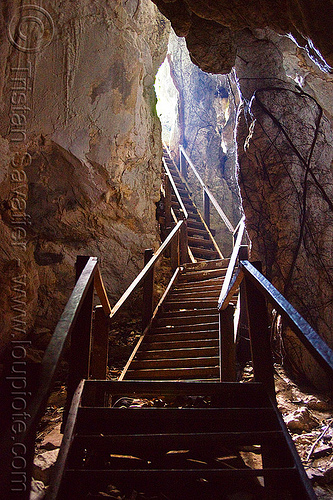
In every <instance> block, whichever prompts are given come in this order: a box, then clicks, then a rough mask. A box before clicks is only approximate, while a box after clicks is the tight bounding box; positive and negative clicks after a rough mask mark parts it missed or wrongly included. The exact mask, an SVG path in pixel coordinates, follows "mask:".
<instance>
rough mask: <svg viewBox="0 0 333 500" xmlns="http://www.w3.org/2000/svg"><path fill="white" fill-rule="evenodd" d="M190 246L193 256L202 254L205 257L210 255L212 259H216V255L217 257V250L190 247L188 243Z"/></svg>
mask: <svg viewBox="0 0 333 500" xmlns="http://www.w3.org/2000/svg"><path fill="white" fill-rule="evenodd" d="M190 247H191V250H192V253H193V255H194V257H200V256H203V257H205V258H207V257H211V258H212V259H216V257H218V255H219V254H218V252H216V251H214V250H209V249H207V248H197V247H192V245H190Z"/></svg>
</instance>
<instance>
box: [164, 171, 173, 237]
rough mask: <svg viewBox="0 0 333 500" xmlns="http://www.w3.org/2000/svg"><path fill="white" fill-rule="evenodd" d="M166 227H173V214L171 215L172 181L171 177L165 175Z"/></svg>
mask: <svg viewBox="0 0 333 500" xmlns="http://www.w3.org/2000/svg"><path fill="white" fill-rule="evenodd" d="M164 205H165V227H166V229H168V228H170V227H171V224H172V216H171V183H170V179H169V177H168V176H167V175H166V176H165V200H164Z"/></svg>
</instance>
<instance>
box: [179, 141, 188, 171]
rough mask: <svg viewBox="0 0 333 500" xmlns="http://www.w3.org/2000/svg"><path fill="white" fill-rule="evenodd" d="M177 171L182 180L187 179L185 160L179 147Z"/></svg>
mask: <svg viewBox="0 0 333 500" xmlns="http://www.w3.org/2000/svg"><path fill="white" fill-rule="evenodd" d="M179 167H180V168H179V170H180V173H181V174H182V176H183V177H184V179H186V178H187V168H186V160H185V158H184V156H183V153H182V150H181V147H179Z"/></svg>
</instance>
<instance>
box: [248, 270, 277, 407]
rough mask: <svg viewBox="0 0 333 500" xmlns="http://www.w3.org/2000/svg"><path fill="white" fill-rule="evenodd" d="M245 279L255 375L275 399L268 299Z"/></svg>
mask: <svg viewBox="0 0 333 500" xmlns="http://www.w3.org/2000/svg"><path fill="white" fill-rule="evenodd" d="M253 264H254V263H253ZM257 264H260V263H257ZM256 267H257V266H256ZM244 281H245V293H246V308H247V317H248V321H249V332H250V339H251V352H252V361H253V370H254V376H255V379H256V381H257V382H261V383H262V384H263V385H264V387H265V388H266V390H267V393H268V394H269V395H270V396H271V398H272V400H273V401H274V400H275V385H274V367H273V357H272V351H271V346H270V339H269V322H268V314H267V306H266V301H265V298H264V296H263V295H262V293H260V292H259V290H258V289H257V288H256V287H255V285H254V284H253V283H252V282H251V281H250V280H249V279H248V278H245V280H244Z"/></svg>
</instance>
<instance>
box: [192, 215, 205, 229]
mask: <svg viewBox="0 0 333 500" xmlns="http://www.w3.org/2000/svg"><path fill="white" fill-rule="evenodd" d="M187 226H188V227H190V228H198V229H206V228H205V225H204V223H203V222H202V220H201V219H200V220H197V219H193V218H192V217H189V218H188V219H187Z"/></svg>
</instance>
